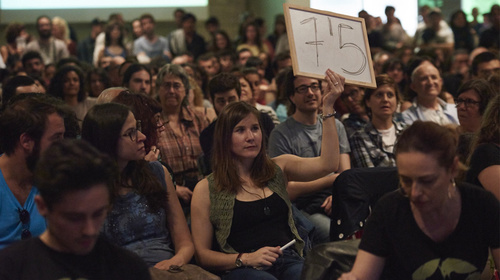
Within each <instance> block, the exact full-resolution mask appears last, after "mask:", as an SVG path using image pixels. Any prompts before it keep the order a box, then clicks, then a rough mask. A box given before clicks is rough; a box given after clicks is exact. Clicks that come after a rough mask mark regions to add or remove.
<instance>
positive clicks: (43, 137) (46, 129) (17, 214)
mask: <svg viewBox="0 0 500 280" xmlns="http://www.w3.org/2000/svg"><path fill="white" fill-rule="evenodd" d="M43 96H44V95H43ZM65 114H66V112H65V111H64V110H63V108H62V107H59V106H57V105H54V104H53V103H50V102H49V101H48V100H44V99H42V98H41V97H28V98H25V99H22V100H19V101H17V102H14V103H13V104H11V105H9V106H8V107H7V108H6V109H5V111H3V112H2V114H1V115H0V131H1V133H0V147H1V148H2V151H3V152H4V154H2V155H1V156H0V217H1V218H0V249H2V248H4V247H5V246H7V245H9V244H10V243H12V242H14V241H16V240H20V239H27V238H29V237H31V236H38V235H40V234H41V233H42V232H43V231H44V230H45V227H46V223H45V219H44V218H43V217H42V216H41V215H40V213H39V212H38V210H37V209H36V206H35V200H34V199H35V196H36V195H37V194H38V190H37V188H35V187H33V182H32V181H33V180H32V179H33V170H34V167H35V164H36V162H37V161H38V158H39V157H40V154H41V153H42V152H43V151H45V149H47V148H48V147H49V146H50V145H51V144H52V142H54V141H56V140H59V139H62V138H63V137H64V133H65V131H66V129H65V123H64V117H63V116H64V115H65Z"/></svg>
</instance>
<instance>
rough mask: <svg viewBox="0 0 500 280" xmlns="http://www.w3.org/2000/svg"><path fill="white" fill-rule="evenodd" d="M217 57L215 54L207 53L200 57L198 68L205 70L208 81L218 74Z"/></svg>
mask: <svg viewBox="0 0 500 280" xmlns="http://www.w3.org/2000/svg"><path fill="white" fill-rule="evenodd" d="M214 58H215V55H214V54H213V53H205V54H202V55H201V56H200V57H198V60H197V62H198V66H200V67H201V68H203V69H204V70H205V72H207V75H208V79H209V80H210V79H211V78H212V77H213V76H214V75H215V74H217V69H216V67H215V65H214V60H213V59H214Z"/></svg>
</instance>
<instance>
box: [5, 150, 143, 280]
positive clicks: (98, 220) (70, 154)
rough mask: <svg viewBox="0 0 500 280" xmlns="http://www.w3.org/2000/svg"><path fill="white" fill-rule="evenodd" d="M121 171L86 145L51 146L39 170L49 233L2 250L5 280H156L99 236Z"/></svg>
mask: <svg viewBox="0 0 500 280" xmlns="http://www.w3.org/2000/svg"><path fill="white" fill-rule="evenodd" d="M117 169H118V168H117V166H116V164H115V163H114V162H113V160H111V159H110V158H109V157H108V156H106V155H104V154H102V153H100V152H99V151H98V150H96V149H95V148H94V147H93V146H91V145H90V144H88V143H87V142H85V141H83V140H63V141H58V142H55V143H54V144H53V145H52V146H50V147H49V148H48V149H47V150H46V151H45V153H44V154H43V155H42V157H41V159H40V162H39V163H38V164H37V167H36V170H35V182H36V184H37V186H38V188H39V195H37V196H36V197H35V200H36V204H37V207H38V210H39V212H40V213H41V214H42V215H43V216H44V217H45V218H46V219H47V222H48V225H47V230H46V231H44V232H43V233H42V235H40V237H39V238H38V237H37V238H31V239H29V240H23V241H21V242H17V243H15V244H12V246H9V247H8V248H5V249H3V250H2V251H0V279H2V280H3V279H17V280H22V279H40V280H45V279H47V280H48V279H141V280H142V279H146V280H147V279H150V275H149V271H148V267H147V265H146V264H145V263H144V262H143V261H142V260H141V259H140V258H139V257H138V256H137V255H135V254H133V253H131V252H128V251H127V250H125V249H122V248H119V247H117V246H115V245H112V244H110V243H108V241H106V240H104V239H103V238H102V237H100V234H99V233H100V231H101V226H102V224H103V223H104V220H105V219H106V215H107V213H108V209H109V207H110V197H111V186H112V184H113V183H112V181H113V180H114V179H113V178H115V176H118V170H117Z"/></svg>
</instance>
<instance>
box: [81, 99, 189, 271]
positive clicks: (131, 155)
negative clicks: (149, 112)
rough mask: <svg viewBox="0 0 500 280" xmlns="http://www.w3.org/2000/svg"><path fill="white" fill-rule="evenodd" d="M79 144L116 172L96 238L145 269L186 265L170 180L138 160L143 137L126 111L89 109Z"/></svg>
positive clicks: (185, 240) (184, 229)
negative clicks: (129, 255) (109, 159)
mask: <svg viewBox="0 0 500 280" xmlns="http://www.w3.org/2000/svg"><path fill="white" fill-rule="evenodd" d="M82 139H84V140H87V141H89V142H90V143H91V144H93V145H94V146H95V147H96V148H97V149H99V150H100V151H101V152H104V153H106V154H108V155H110V156H111V157H112V158H114V159H115V160H116V162H117V164H118V167H119V169H120V171H121V173H120V176H119V178H116V181H115V184H114V188H113V195H114V198H115V200H114V203H113V208H112V210H111V211H110V212H109V214H108V217H107V219H106V222H105V224H104V227H103V230H102V233H103V234H104V235H105V236H106V237H108V238H109V239H110V241H111V242H114V243H116V244H117V245H119V246H122V247H124V248H126V249H129V250H131V251H133V252H135V253H136V254H138V255H139V256H140V257H141V258H142V259H143V260H144V261H145V262H146V263H148V264H149V265H150V266H154V267H156V268H159V269H165V270H166V269H169V268H170V266H171V265H179V266H180V265H183V264H186V263H188V262H189V261H190V260H191V258H192V256H193V254H194V247H193V243H192V240H191V234H190V233H189V229H188V226H187V223H186V220H185V218H184V214H183V212H182V209H181V206H180V204H179V200H178V199H177V195H176V193H175V189H174V186H173V183H172V180H171V179H170V177H169V175H168V172H167V170H166V168H164V167H163V166H162V165H161V164H160V163H159V162H157V161H156V162H150V163H148V162H146V161H145V160H144V156H145V155H146V151H145V148H144V141H145V140H146V137H145V136H144V134H142V132H140V125H139V124H138V122H137V121H136V119H135V117H134V114H133V113H132V112H131V111H130V109H129V108H128V107H127V106H125V105H122V104H117V103H106V104H102V105H96V106H94V107H93V108H92V109H91V110H90V111H89V112H88V113H87V116H86V117H85V119H84V121H83V125H82Z"/></svg>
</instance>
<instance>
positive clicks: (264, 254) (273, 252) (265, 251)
mask: <svg viewBox="0 0 500 280" xmlns="http://www.w3.org/2000/svg"><path fill="white" fill-rule="evenodd" d="M282 254H283V252H281V250H280V247H279V246H277V247H262V248H260V249H259V250H257V251H255V252H253V253H248V254H243V256H242V261H243V264H244V265H246V266H251V267H253V268H255V269H262V268H263V267H266V266H272V265H273V263H274V262H275V261H276V259H277V258H278V257H279V256H280V255H282Z"/></svg>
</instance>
